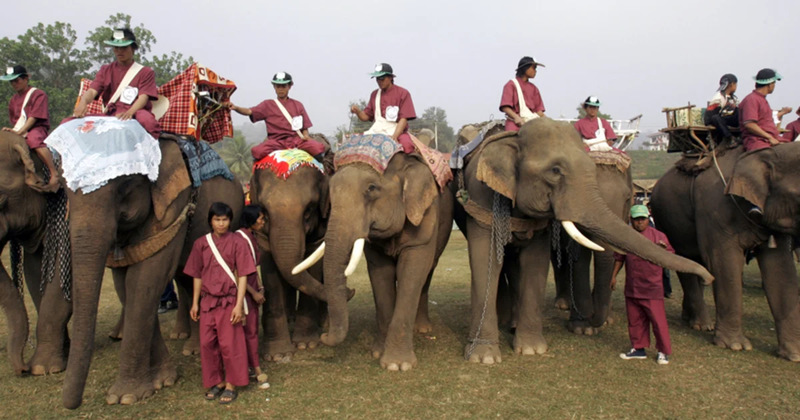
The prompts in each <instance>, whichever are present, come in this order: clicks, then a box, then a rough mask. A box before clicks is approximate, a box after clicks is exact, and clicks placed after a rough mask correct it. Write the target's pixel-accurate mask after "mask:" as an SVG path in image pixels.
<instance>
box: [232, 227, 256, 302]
mask: <svg viewBox="0 0 800 420" xmlns="http://www.w3.org/2000/svg"><path fill="white" fill-rule="evenodd" d="M239 231H241V232H243V233H244V234H245V235H247V237H248V238H250V243H251V244H253V250H252V251H255V253H256V259H255V266H256V270H258V265H259V264H261V251H260V250H259V249H258V241H257V240H256V235H254V234H253V231H252V230H250V229H248V230H244V229H239ZM236 235H238V236H239V237H240V238H242V235H241V234H240V233H238V231H237V233H236ZM242 240H244V238H242ZM244 246H245V248H246V249H247V255H250V256H251V257H252V256H253V252H252V251H251V250H250V245H248V244H247V241H246V240H245V241H244ZM256 270H253V272H252V273H250V274H248V275H247V284H248V285H249V286H250V287H252V288H253V289H256V290H258V288H259V286H258V272H257V271H256Z"/></svg>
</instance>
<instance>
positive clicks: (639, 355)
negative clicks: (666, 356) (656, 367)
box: [619, 349, 647, 360]
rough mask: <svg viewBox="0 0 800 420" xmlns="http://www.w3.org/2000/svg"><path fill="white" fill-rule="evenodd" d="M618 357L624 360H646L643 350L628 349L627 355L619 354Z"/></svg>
mask: <svg viewBox="0 0 800 420" xmlns="http://www.w3.org/2000/svg"><path fill="white" fill-rule="evenodd" d="M619 357H620V358H622V359H625V360H630V359H647V353H645V352H644V349H630V351H629V352H627V353H620V354H619Z"/></svg>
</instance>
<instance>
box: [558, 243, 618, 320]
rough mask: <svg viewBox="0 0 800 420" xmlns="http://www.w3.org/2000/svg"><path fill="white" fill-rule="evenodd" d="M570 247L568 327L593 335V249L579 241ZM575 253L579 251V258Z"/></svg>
mask: <svg viewBox="0 0 800 420" xmlns="http://www.w3.org/2000/svg"><path fill="white" fill-rule="evenodd" d="M570 248H571V249H570V252H569V253H568V255H569V258H568V261H567V263H566V265H567V287H568V293H569V303H570V305H569V321H567V329H568V330H569V331H571V332H573V333H575V334H578V335H583V334H585V335H592V334H594V333H595V329H594V328H593V327H592V325H591V320H592V317H593V316H594V308H593V307H592V303H593V301H592V287H591V284H590V280H589V268H590V265H591V262H592V251H591V250H589V249H588V248H584V247H582V246H578V244H577V243H576V244H573V245H571V246H570ZM575 253H577V258H576V256H575V255H574V254H575ZM570 265H571V266H570ZM609 276H610V274H609Z"/></svg>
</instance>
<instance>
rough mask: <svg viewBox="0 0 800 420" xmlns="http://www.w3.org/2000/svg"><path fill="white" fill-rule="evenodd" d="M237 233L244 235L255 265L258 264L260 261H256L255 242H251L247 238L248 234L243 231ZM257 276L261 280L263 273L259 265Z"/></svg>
mask: <svg viewBox="0 0 800 420" xmlns="http://www.w3.org/2000/svg"><path fill="white" fill-rule="evenodd" d="M236 232H237V233H239V235H242V238H244V239H245V240H247V245H249V246H250V253H251V254H253V264H257V262H258V260H257V259H256V249H255V248H254V247H253V241H251V240H250V237H249V236H247V234H246V233H244V232H242V230H241V229H239V230H237V231H236ZM256 275H257V276H258V279H259V280H261V273H259V271H258V266H257V265H256Z"/></svg>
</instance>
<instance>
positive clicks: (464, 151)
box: [450, 120, 505, 169]
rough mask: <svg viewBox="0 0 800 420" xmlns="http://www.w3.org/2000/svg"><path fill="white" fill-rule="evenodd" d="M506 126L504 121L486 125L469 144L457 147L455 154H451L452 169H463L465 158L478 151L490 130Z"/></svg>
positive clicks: (491, 122)
mask: <svg viewBox="0 0 800 420" xmlns="http://www.w3.org/2000/svg"><path fill="white" fill-rule="evenodd" d="M501 124H502V125H505V122H504V121H499V120H495V121H490V122H489V123H488V124H486V125H484V126H483V128H481V131H480V132H478V135H477V136H476V137H475V138H474V139H472V141H470V142H469V143H467V144H462V145H456V148H455V149H454V150H453V153H451V154H450V167H451V168H452V169H461V168H463V167H464V158H465V157H467V155H468V154H470V153H472V151H473V150H475V149H477V148H478V146H480V144H481V142H483V139H484V138H486V133H488V132H489V130H492V129H494V128H495V127H497V126H498V125H501Z"/></svg>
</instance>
